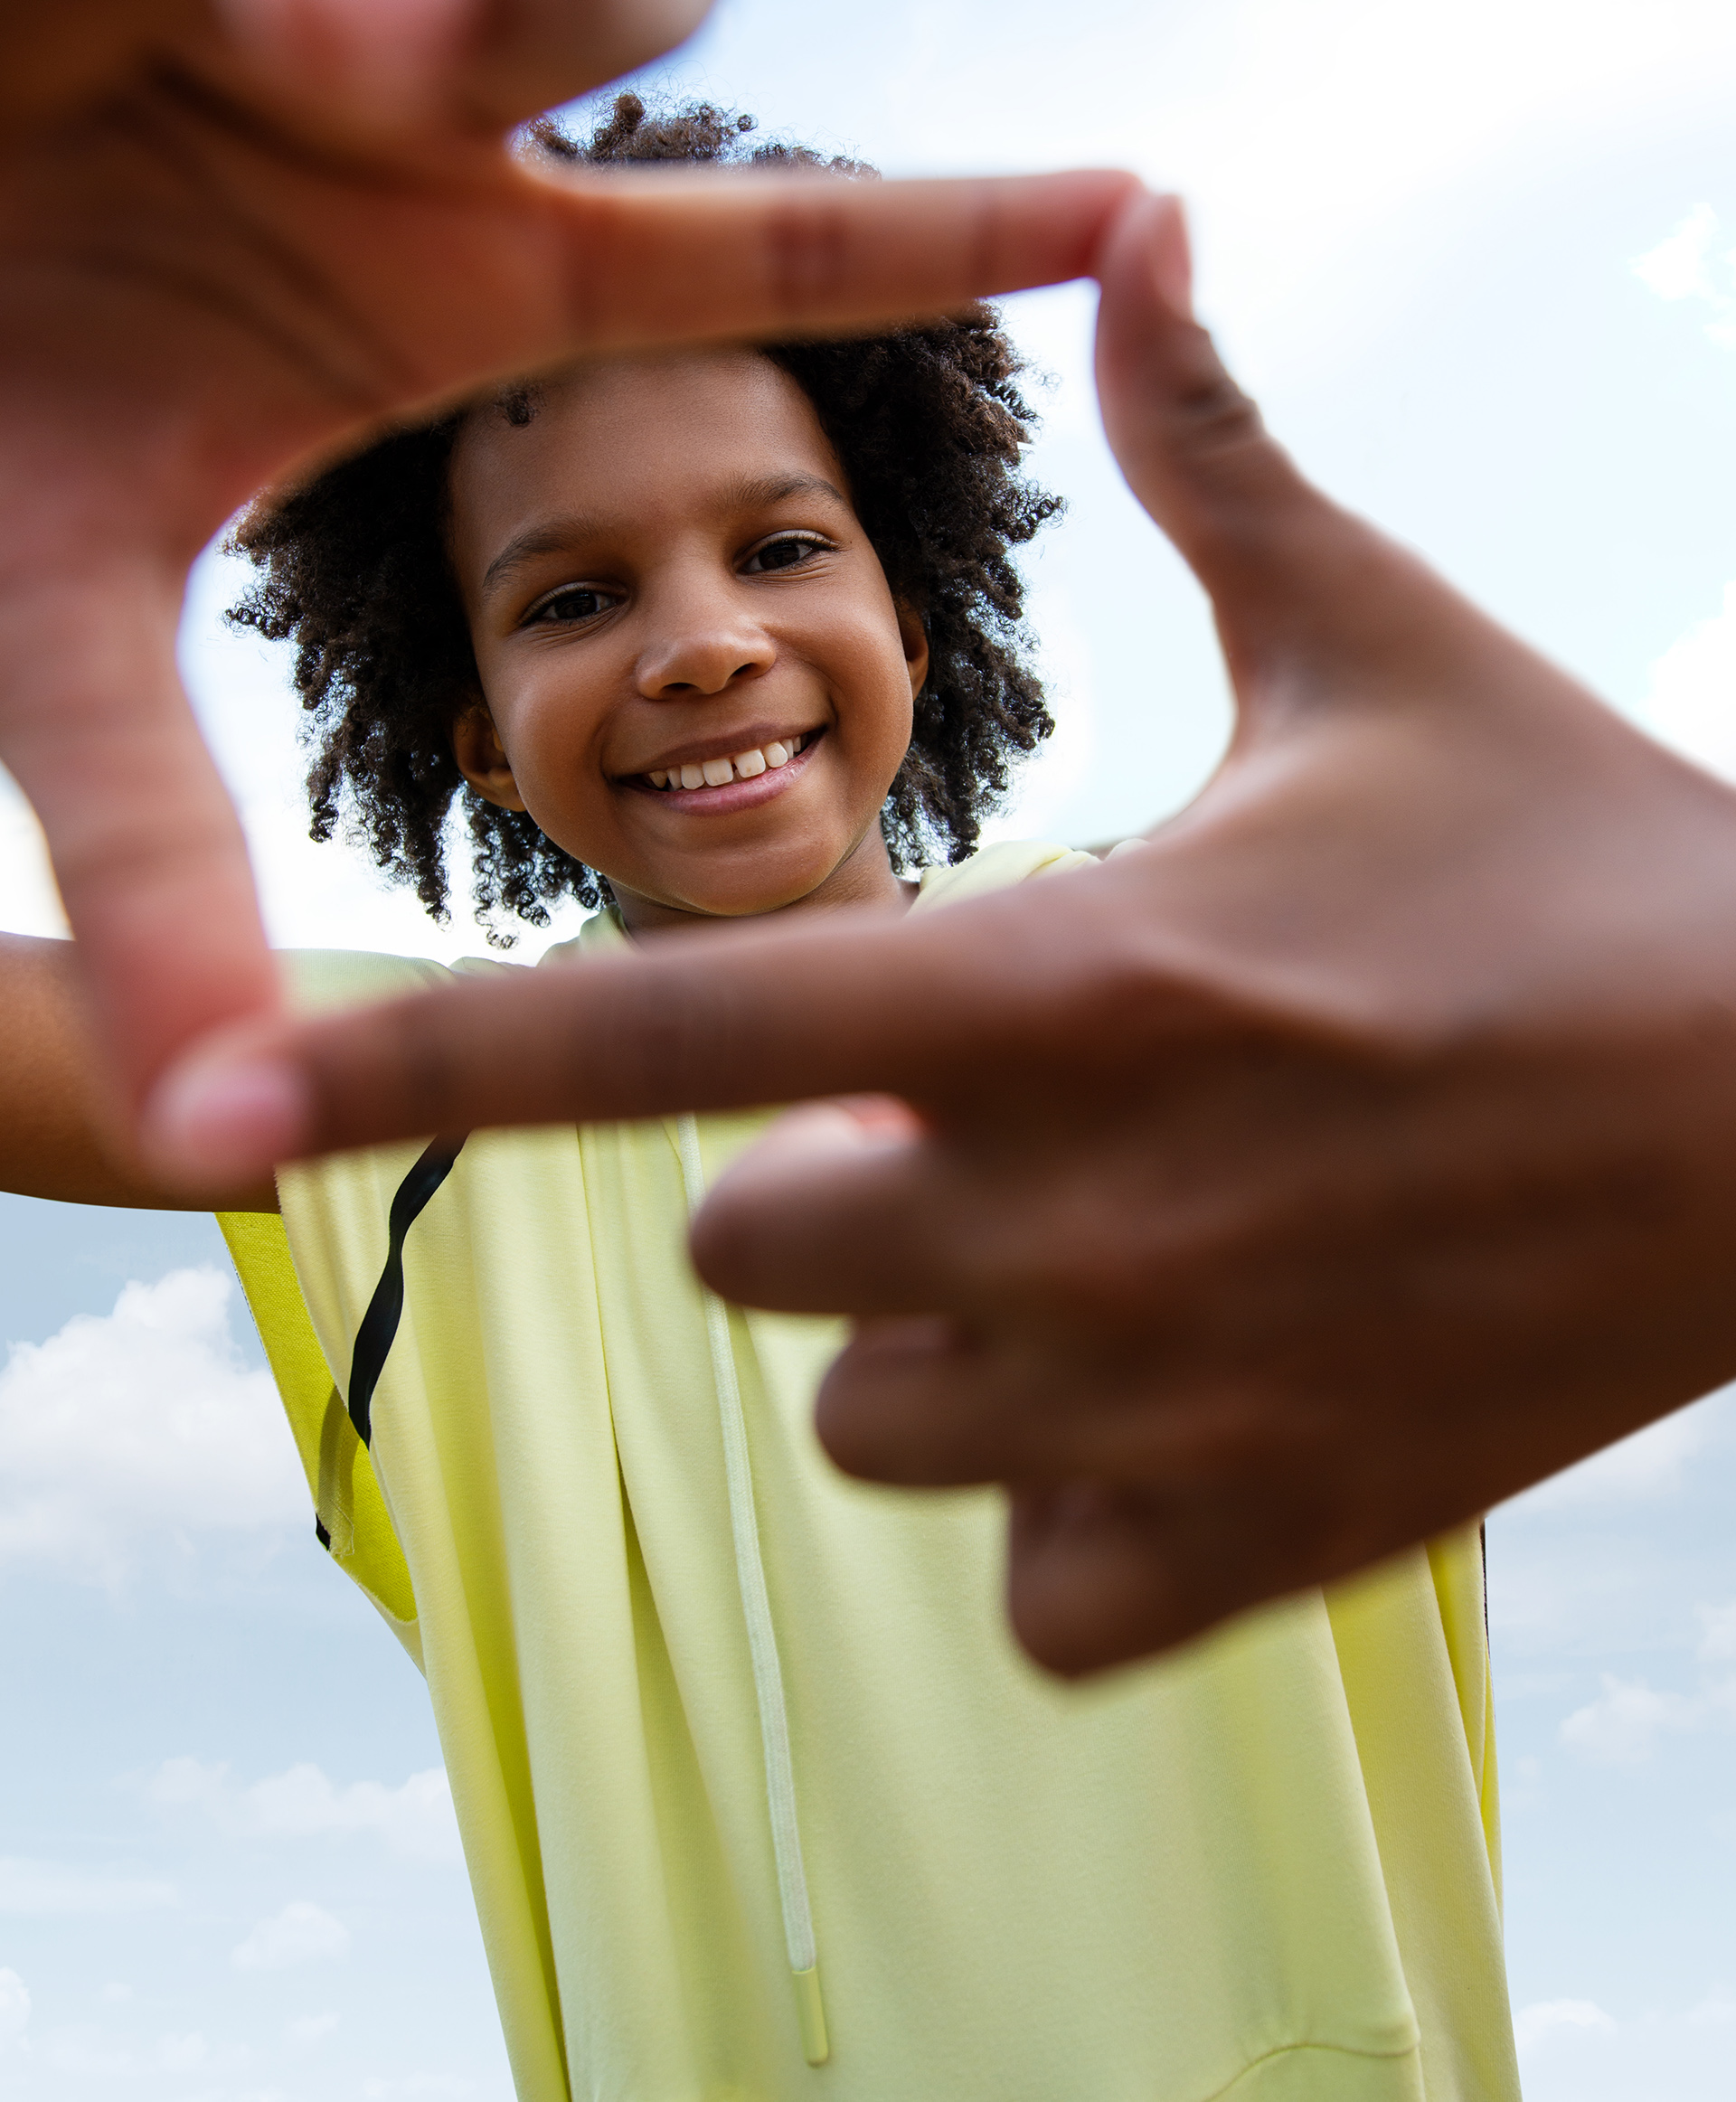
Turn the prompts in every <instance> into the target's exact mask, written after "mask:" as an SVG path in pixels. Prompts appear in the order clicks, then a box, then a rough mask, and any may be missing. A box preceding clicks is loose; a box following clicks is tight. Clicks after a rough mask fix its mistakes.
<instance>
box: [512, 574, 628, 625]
mask: <svg viewBox="0 0 1736 2102" xmlns="http://www.w3.org/2000/svg"><path fill="white" fill-rule="evenodd" d="M616 602H617V601H616V599H615V597H614V596H613V594H611V593H610V592H608V591H605V590H602V589H599V586H597V585H595V584H563V585H561V589H559V590H558V591H551V592H550V593H549V595H548V597H547V598H546V599H538V601H537V602H536V604H535V605H534V606H533V607H532V608H531V610H530V611H529V612H528V613H527V614H526V615H525V616H524V626H525V627H537V626H539V625H542V626H552V625H553V624H555V623H557V622H568V621H580V620H595V619H596V617H597V616H598V615H599V613H607V612H608V611H609V608H610V607H611V606H613V605H615V604H616Z"/></svg>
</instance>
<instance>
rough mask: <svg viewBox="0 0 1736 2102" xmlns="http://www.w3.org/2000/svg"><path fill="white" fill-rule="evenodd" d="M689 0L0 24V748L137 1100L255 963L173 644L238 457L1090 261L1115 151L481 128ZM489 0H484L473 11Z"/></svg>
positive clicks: (623, 52)
mask: <svg viewBox="0 0 1736 2102" xmlns="http://www.w3.org/2000/svg"><path fill="white" fill-rule="evenodd" d="M702 12H703V6H702V0H660V4H658V5H645V4H644V0H534V4H533V5H528V6H525V7H522V8H521V7H514V9H511V10H506V11H502V10H497V9H494V8H490V7H486V6H485V5H483V0H392V5H390V6H387V5H384V4H383V0H372V4H371V5H356V4H355V0H227V5H226V11H225V13H224V14H222V17H221V19H219V20H217V21H212V20H209V19H202V17H201V16H200V14H198V12H197V10H196V9H193V8H192V7H190V6H188V5H184V4H183V0H174V4H173V5H172V4H171V0H159V4H158V5H155V6H152V5H148V4H147V0H134V4H133V5H127V0H81V4H72V5H62V6H61V7H60V8H58V9H54V10H49V11H41V10H39V11H38V12H37V14H36V16H35V17H33V18H32V19H29V20H25V21H23V22H21V23H18V24H14V25H13V26H12V27H11V28H9V29H7V30H6V31H5V33H4V34H0V81H4V82H5V87H4V88H0V298H4V301H5V314H6V319H5V323H4V325H3V326H0V667H3V668H4V674H5V677H4V683H3V684H0V760H4V761H5V764H6V765H7V766H8V767H9V768H11V769H12V771H13V772H14V775H15V776H16V777H17V778H18V780H19V782H20V783H21V785H22V786H23V787H24V791H25V793H26V794H27V795H28V796H29V797H30V798H31V800H32V802H33V804H34V806H35V807H36V810H37V812H38V814H39V815H40V816H41V818H42V824H43V827H44V830H45V832H46V834H47V836H48V842H49V846H50V850H51V852H52V856H53V861H54V868H55V872H56V875H57V877H58V879H59V881H60V886H61V896H62V898H63V899H64V900H65V904H66V910H67V914H68V918H69V919H70V920H71V924H72V928H73V931H74V933H75V935H76V936H77V938H78V941H79V945H80V957H81V959H82V962H83V965H84V966H85V970H86V974H87V977H88V981H89V984H90V990H91V992H92V993H93V994H94V997H95V1002H96V1009H97V1017H96V1018H97V1022H98V1025H99V1037H100V1039H101V1040H102V1041H103V1042H106V1043H107V1045H108V1047H109V1052H110V1054H111V1057H112V1060H113V1064H114V1067H115V1069H116V1070H117V1074H118V1078H119V1079H120V1080H121V1081H122V1083H123V1087H124V1089H125V1092H126V1095H127V1100H128V1101H129V1102H130V1103H131V1104H132V1105H135V1106H136V1105H137V1102H138V1101H139V1099H140V1098H141V1097H142V1096H143V1095H144V1093H145V1092H146V1090H147V1089H149V1087H150V1086H151V1085H152V1083H153V1081H154V1080H155V1079H156V1077H157V1076H158V1075H159V1074H160V1073H161V1071H162V1070H163V1069H164V1067H165V1063H166V1062H167V1061H169V1060H171V1059H172V1058H173V1057H174V1055H175V1053H176V1052H177V1051H179V1050H180V1049H181V1048H183V1047H184V1045H185V1044H186V1043H188V1042H190V1041H191V1040H192V1039H193V1038H195V1037H197V1036H198V1035H199V1034H201V1033H202V1032H204V1031H207V1030H209V1029H211V1028H212V1027H214V1026H215V1025H217V1024H219V1023H226V1022H233V1021H235V1020H237V1019H238V1018H240V1017H242V1016H246V1015H250V1014H252V1015H257V1014H262V1013H269V1012H271V1011H272V1009H273V1008H274V1006H275V1003H276V999H277V987H276V980H275V976H274V974H273V971H272V967H271V965H270V961H269V957H268V955H267V952H266V948H265V944H264V940H263V937H262V935H261V932H260V928H259V916H258V911H257V908H256V905H255V901H254V895H253V889H252V883H251V879H250V873H249V870H248V864H247V857H246V853H245V851H244V847H243V843H242V839H241V831H240V827H239V825H238V823H237V821H236V817H235V814H234V812H233V810H232V809H231V806H230V802H229V799H228V796H226V795H225V793H224V791H223V788H222V784H221V782H220V781H219V779H218V777H217V775H216V772H215V770H214V768H213V767H212V763H211V760H210V758H209V756H208V755H207V753H206V751H205V749H204V747H203V743H202V741H201V740H200V737H199V734H198V731H197V730H196V728H195V726H194V723H193V718H192V715H191V713H190V712H189V710H188V708H187V704H186V702H185V699H184V695H183V693H182V692H181V688H180V684H179V681H178V679H177V677H176V674H175V656H174V646H175V627H176V623H177V620H178V617H179V614H180V609H181V600H182V595H183V589H184V580H185V577H186V572H187V569H188V566H189V564H190V563H191V562H192V561H193V558H194V556H195V555H196V554H197V552H198V551H199V550H200V548H201V547H202V546H203V544H204V543H205V542H206V541H207V540H208V539H209V538H210V536H211V535H212V533H213V532H214V531H215V530H216V529H217V528H218V527H219V526H220V525H221V524H222V522H223V520H224V519H225V518H226V517H227V516H229V515H230V514H231V512H232V511H233V510H234V509H235V508H236V507H237V506H238V505H239V504H241V502H242V501H243V500H244V499H245V498H246V497H247V496H248V495H250V493H251V492H252V491H253V490H254V489H255V488H257V487H258V486H259V485H260V484H261V483H263V482H266V481H268V480H269V479H270V478H272V477H274V476H278V475H279V474H281V473H283V472H284V471H285V470H286V469H288V467H291V465H292V464H293V463H295V462H297V461H299V460H304V459H306V458H307V457H308V456H309V455H311V454H314V453H316V452H319V451H322V450H329V449H330V448H333V447H335V446H336V445H338V444H341V443H342V442H344V441H345V440H347V439H352V438H354V436H355V435H356V434H357V433H358V432H360V431H362V430H363V429H366V428H368V427H369V426H371V425H375V424H377V423H378V422H379V421H380V420H381V419H382V418H386V417H389V416H391V415H392V414H394V413H397V412H401V411H404V410H410V409H417V408H427V407H429V406H430V405H432V404H433V403H435V402H436V401H439V399H440V398H442V397H449V396H452V395H454V394H456V393H458V392H460V391H465V390H467V388H468V387H470V386H471V385H474V384H475V383H476V382H481V381H484V380H486V379H487V378H489V377H490V376H493V375H497V374H500V373H502V372H505V371H507V370H509V369H513V368H520V369H523V368H526V367H533V366H535V365H537V364H539V363H548V362H550V361H552V360H554V359H558V358H561V357H564V356H567V355H570V354H571V353H575V352H578V351H580V350H582V349H584V348H587V347H593V348H603V349H618V348H627V347H632V346H635V345H637V344H653V343H661V342H667V341H672V340H675V339H677V338H682V337H691V336H695V335H699V336H720V335H731V334H735V333H741V334H750V333H752V332H754V331H756V330H760V331H772V332H780V333H781V332H787V331H790V330H794V329H797V328H800V327H819V326H827V327H837V326H844V325H856V324H863V323H873V322H883V321H885V320H887V319H890V318H893V317H896V316H903V315H905V314H908V313H910V312H914V311H917V310H920V309H932V308H935V307H941V306H947V305H949V304H952V303H956V302H958V301H960V300H962V299H965V298H967V297H975V296H976V295H977V294H980V293H984V292H987V291H991V290H995V289H997V288H1002V289H1004V288H1007V287H1013V286H1015V285H1022V284H1028V283H1034V282H1038V281H1047V280H1050V279H1053V278H1067V277H1071V276H1076V275H1078V274H1079V273H1080V271H1081V270H1082V269H1085V268H1086V267H1087V266H1088V265H1089V262H1090V256H1091V254H1092V252H1093V250H1094V247H1095V243H1096V241H1097V240H1098V239H1099V234H1100V230H1101V226H1102V223H1103V222H1104V219H1105V217H1106V214H1107V213H1108V212H1109V209H1110V207H1111V206H1112V204H1113V203H1116V202H1117V201H1118V200H1119V199H1120V198H1121V197H1122V196H1124V195H1125V194H1126V193H1127V190H1128V187H1129V182H1128V179H1127V178H1126V177H1121V176H1114V175H1103V176H1092V175H1082V176H1065V175H1062V176H1056V177H1044V178H1033V179H1032V180H1030V181H1023V182H1021V181H1014V182H1000V183H956V184H949V183H939V184H898V183H888V184H840V183H837V182H835V181H826V180H824V179H815V178H808V179H807V180H794V181H792V180H782V181H780V180H778V179H776V178H769V177H768V178H758V179H756V178H754V177H752V176H744V177H741V178H736V179H718V180H711V181H707V180H704V179H703V178H689V179H686V180H657V179H656V178H644V179H640V180H637V181H634V180H627V179H618V178H614V177H610V178H607V179H605V178H602V177H596V176H593V177H591V178H590V179H589V180H586V179H583V178H575V177H567V178H563V179H557V178H555V177H553V176H550V177H546V178H544V177H539V176H538V175H537V174H533V173H532V172H530V171H529V170H527V169H526V168H524V167H523V166H521V165H518V164H516V163H515V162H514V161H512V160H511V159H509V158H508V156H507V155H506V154H505V150H504V148H503V146H502V143H501V137H500V134H501V130H502V127H504V126H505V124H506V123H508V122H509V121H511V120H512V119H514V118H518V117H521V116H524V115H526V114H528V113H529V112H530V111H532V110H533V109H534V108H539V107H541V106H542V104H543V103H544V102H546V101H549V100H552V99H558V98H560V97H563V96H570V95H571V94H573V93H574V92H576V91H577V90H580V89H581V88H583V87H586V86H588V85H590V84H593V83H594V82H595V81H597V80H599V79H603V78H606V77H608V76H609V74H610V73H613V72H616V71H619V70H620V69H621V68H622V67H623V66H626V65H628V64H632V63H637V62H638V61H642V60H643V59H645V58H647V57H649V56H651V55H653V53H654V52H655V51H656V49H658V48H661V45H662V43H664V42H668V41H671V40H673V39H674V38H675V37H676V36H678V35H680V34H683V33H685V31H686V30H687V29H688V28H690V27H692V26H693V23H694V22H695V21H696V20H697V19H698V16H699V14H701V13H702ZM501 23H509V24H511V25H512V26H511V28H510V30H502V29H500V28H499V27H498V26H497V25H498V24H501Z"/></svg>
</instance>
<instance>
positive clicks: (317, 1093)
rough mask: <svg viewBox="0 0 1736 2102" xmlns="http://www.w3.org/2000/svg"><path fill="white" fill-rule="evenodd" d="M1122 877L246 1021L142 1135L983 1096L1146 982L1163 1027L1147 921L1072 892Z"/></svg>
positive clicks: (181, 1151)
mask: <svg viewBox="0 0 1736 2102" xmlns="http://www.w3.org/2000/svg"><path fill="white" fill-rule="evenodd" d="M1115 885H1116V875H1115V872H1112V871H1110V870H1109V869H1107V868H1106V869H1093V870H1087V871H1080V872H1077V873H1074V874H1071V875H1070V876H1069V877H1068V879H1067V881H1066V883H1065V884H1064V885H1062V884H1060V883H1055V884H1052V885H1044V884H1043V883H1037V884H1034V885H1029V886H1024V887H1022V888H1021V889H1020V890H1019V891H1007V892H1005V893H1002V894H1000V895H998V896H994V897H987V898H983V899H979V900H971V901H969V902H965V903H959V904H955V905H951V906H948V907H947V908H946V909H945V910H941V911H937V912H935V913H933V914H932V915H923V916H919V917H918V918H916V919H909V920H903V921H886V920H881V919H866V918H864V919H853V918H852V916H850V915H847V914H842V913H840V914H835V915H828V916H827V918H826V923H825V925H824V926H823V927H816V928H808V929H778V928H764V927H759V928H752V929H743V930H741V931H740V932H738V931H737V930H735V929H733V928H715V929H712V930H708V931H707V932H705V933H703V934H693V935H679V936H667V937H665V938H660V939H659V940H657V941H656V942H655V943H653V944H651V945H649V946H648V947H646V949H644V950H642V951H639V952H637V953H634V954H630V955H627V956H609V957H595V958H591V959H588V960H586V961H584V962H582V963H580V964H577V965H573V966H565V967H560V966H557V967H553V968H547V967H545V968H542V969H540V970H536V971H525V972H524V973H522V974H517V973H515V974H514V975H513V976H510V977H508V978H505V979H504V980H503V979H499V978H494V977H490V978H488V979H486V980H475V979H472V980H464V981H460V982H458V983H457V984H455V985H450V986H446V987H442V988H441V989H439V991H437V992H434V993H430V994H418V995H416V996H415V997H413V998H410V999H402V1000H395V1001H391V1002H387V1003H383V1004H381V1005H379V1006H375V1007H370V1008H364V1009H361V1010H358V1011H354V1012H352V1013H348V1014H341V1015H335V1016H322V1017H320V1018H318V1019H316V1020H312V1021H308V1022H304V1023H288V1024H279V1025H267V1026H264V1027H256V1028H250V1029H247V1030H245V1031H244V1032H237V1033H234V1034H231V1035H230V1036H229V1037H227V1038H226V1039H224V1040H223V1041H221V1042H215V1043H213V1044H212V1045H211V1046H209V1047H207V1048H206V1049H204V1050H203V1051H200V1052H198V1053H196V1054H195V1055H194V1058H193V1060H189V1061H188V1062H187V1063H186V1064H185V1065H184V1067H182V1068H181V1069H180V1070H178V1071H177V1072H176V1073H175V1074H173V1075H172V1076H171V1077H170V1078H169V1079H168V1080H167V1081H165V1084H164V1086H163V1087H162V1088H161V1089H159V1090H158V1092H157V1094H156V1097H155V1098H153V1102H152V1104H151V1105H150V1107H149V1108H148V1111H147V1126H148V1130H147V1140H146V1143H147V1145H148V1146H149V1149H150V1155H151V1159H152V1161H153V1164H154V1166H155V1167H156V1170H157V1172H159V1173H161V1174H164V1175H165V1176H167V1177H178V1178H180V1179H186V1178H188V1177H193V1178H195V1179H206V1178H208V1179H210V1180H212V1182H222V1181H225V1180H227V1181H229V1182H231V1183H232V1182H233V1180H234V1178H235V1176H236V1174H237V1173H238V1171H241V1164H243V1163H245V1164H246V1170H245V1171H244V1172H250V1173H257V1172H259V1170H260V1169H262V1168H265V1167H268V1166H269V1164H271V1163H272V1162H274V1161H279V1160H284V1159H288V1158H291V1157H294V1156H297V1155H305V1154H311V1153H325V1152H330V1151H333V1150H335V1149H337V1148H339V1147H344V1146H354V1145H368V1144H375V1143H379V1142H382V1141H384V1140H387V1139H391V1138H400V1137H410V1136H416V1135H418V1134H420V1133H424V1132H429V1131H435V1130H464V1129H468V1128H472V1127H474V1126H478V1125H503V1124H517V1125H524V1124H548V1123H556V1122H562V1123H565V1122H572V1121H575V1120H577V1121H599V1120H608V1119H615V1118H621V1117H650V1116H656V1115H658V1114H661V1113H663V1112H665V1111H672V1110H684V1109H721V1108H731V1107H741V1106H750V1105H762V1104H770V1103H780V1102H787V1101H794V1100H799V1099H801V1098H806V1097H811V1096H816V1095H833V1094H851V1093H863V1094H865V1093H871V1092H873V1093H884V1094H892V1095H901V1096H904V1097H906V1098H910V1099H912V1100H915V1101H918V1102H929V1103H939V1102H941V1101H943V1100H945V1099H947V1098H957V1097H958V1096H959V1095H961V1094H962V1095H965V1096H973V1095H975V1094H977V1093H981V1092H983V1091H984V1090H986V1089H987V1088H989V1087H990V1086H991V1085H992V1083H993V1076H994V1071H995V1069H996V1068H999V1069H1001V1070H1004V1071H1005V1072H1008V1073H1010V1074H1012V1075H1013V1076H1014V1077H1015V1078H1028V1074H1029V1070H1030V1061H1031V1060H1032V1059H1033V1058H1043V1057H1046V1056H1050V1055H1052V1053H1053V1051H1054V1050H1055V1048H1056V1044H1057V1042H1059V1041H1061V1039H1062V1038H1065V1040H1066V1041H1068V1042H1072V1041H1075V1040H1076V1037H1077V1035H1078V1034H1079V1032H1083V1033H1084V1035H1085V1037H1086V1039H1087V1040H1088V1041H1089V1040H1090V1037H1091V1035H1092V1033H1093V1032H1097V1033H1099V1036H1106V1035H1107V1032H1108V1031H1109V1029H1110V1028H1111V1027H1117V1026H1118V1028H1119V1031H1120V1039H1119V1041H1122V1042H1125V1041H1126V1032H1127V1028H1128V1027H1129V1026H1131V1025H1132V1023H1133V1014H1132V1004H1133V1003H1134V1001H1135V1000H1137V1001H1139V1002H1140V1003H1141V1004H1142V1010H1143V1013H1144V1015H1145V1018H1146V1022H1147V1023H1151V1022H1153V1021H1156V1023H1158V1025H1159V1026H1161V1014H1160V1013H1159V1012H1158V1010H1160V1009H1161V1007H1162V1005H1163V1002H1162V998H1161V994H1160V997H1159V999H1158V1001H1157V1002H1156V1005H1154V1004H1153V1002H1152V999H1151V994H1152V993H1153V992H1154V990H1155V989H1156V988H1157V987H1158V985H1159V981H1160V979H1161V976H1162V966H1161V960H1160V959H1158V958H1156V957H1155V956H1154V955H1153V954H1152V953H1150V952H1151V951H1152V948H1153V945H1152V943H1151V941H1150V940H1149V939H1146V938H1143V937H1142V936H1141V935H1140V934H1139V932H1138V930H1137V929H1136V928H1132V927H1131V926H1130V923H1129V920H1128V919H1127V916H1126V915H1125V914H1122V913H1119V912H1117V911H1115V910H1098V911H1096V912H1094V913H1093V912H1081V911H1080V905H1081V904H1082V903H1083V902H1084V900H1083V899H1082V897H1081V892H1082V891H1085V890H1087V889H1088V888H1089V889H1102V890H1104V891H1106V892H1107V891H1109V890H1112V889H1114V888H1115ZM1100 902H1101V903H1104V904H1107V903H1109V900H1108V898H1107V897H1106V898H1105V899H1104V900H1100ZM1154 963H1156V964H1157V966H1158V967H1157V970H1156V972H1154V969H1153V966H1154Z"/></svg>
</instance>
